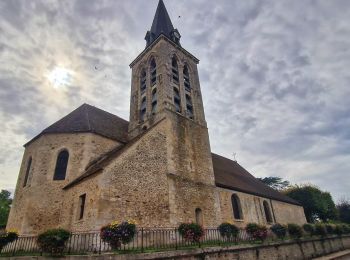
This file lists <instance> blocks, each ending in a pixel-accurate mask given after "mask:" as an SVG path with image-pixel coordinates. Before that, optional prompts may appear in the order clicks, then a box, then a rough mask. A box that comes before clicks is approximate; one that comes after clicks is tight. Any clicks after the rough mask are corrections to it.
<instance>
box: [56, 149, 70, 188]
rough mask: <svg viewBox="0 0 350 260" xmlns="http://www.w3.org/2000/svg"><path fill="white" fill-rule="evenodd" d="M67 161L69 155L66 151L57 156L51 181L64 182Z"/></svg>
mask: <svg viewBox="0 0 350 260" xmlns="http://www.w3.org/2000/svg"><path fill="white" fill-rule="evenodd" d="M68 159H69V153H68V151H67V150H63V151H61V152H60V153H59V154H58V156H57V161H56V168H55V174H54V176H53V179H54V180H55V181H58V180H64V179H65V178H66V172H67V166H68Z"/></svg>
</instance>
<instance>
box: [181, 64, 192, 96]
mask: <svg viewBox="0 0 350 260" xmlns="http://www.w3.org/2000/svg"><path fill="white" fill-rule="evenodd" d="M183 74H184V85H185V90H186V91H191V83H190V74H189V73H188V67H187V65H185V66H184V70H183Z"/></svg>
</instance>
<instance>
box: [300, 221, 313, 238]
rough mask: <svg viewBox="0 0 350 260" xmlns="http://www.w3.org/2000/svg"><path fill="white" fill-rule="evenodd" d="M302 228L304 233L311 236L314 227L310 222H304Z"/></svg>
mask: <svg viewBox="0 0 350 260" xmlns="http://www.w3.org/2000/svg"><path fill="white" fill-rule="evenodd" d="M303 229H304V231H305V232H306V233H308V234H309V235H310V236H313V235H314V234H315V227H314V225H312V224H309V223H307V224H304V225H303Z"/></svg>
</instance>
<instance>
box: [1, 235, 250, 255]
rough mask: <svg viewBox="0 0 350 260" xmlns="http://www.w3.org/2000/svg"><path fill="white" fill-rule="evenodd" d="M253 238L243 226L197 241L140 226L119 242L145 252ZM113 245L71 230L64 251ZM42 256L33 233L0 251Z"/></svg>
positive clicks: (126, 248) (98, 251)
mask: <svg viewBox="0 0 350 260" xmlns="http://www.w3.org/2000/svg"><path fill="white" fill-rule="evenodd" d="M252 240H253V239H252V238H251V237H250V236H249V235H248V234H247V232H246V231H245V230H244V229H241V230H240V231H239V234H238V236H237V237H236V238H225V237H222V236H221V235H220V232H219V230H218V229H215V228H212V229H205V233H204V236H203V237H202V238H201V240H200V242H199V243H194V242H189V241H186V240H185V239H184V238H183V237H182V236H181V235H180V234H179V232H178V230H177V228H162V229H149V228H139V229H138V230H137V232H136V234H135V237H134V239H133V240H132V241H131V242H130V243H128V244H126V245H121V248H120V249H119V250H120V251H133V252H144V251H146V250H167V249H175V250H177V249H181V248H188V247H201V246H204V245H224V244H235V243H239V242H248V241H252ZM110 251H112V248H111V247H110V246H109V244H108V243H106V242H104V241H102V239H101V237H100V232H98V231H96V232H87V233H72V234H71V235H70V237H69V239H68V241H67V242H66V246H65V249H64V253H65V254H101V253H102V252H110ZM21 254H23V255H28V254H32V255H36V254H37V255H42V251H41V250H40V248H39V246H38V244H37V237H36V236H20V237H19V238H18V239H17V240H15V241H14V242H12V243H10V244H8V245H6V246H5V247H4V248H3V249H2V250H1V255H21Z"/></svg>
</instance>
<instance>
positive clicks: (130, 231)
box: [100, 220, 136, 249]
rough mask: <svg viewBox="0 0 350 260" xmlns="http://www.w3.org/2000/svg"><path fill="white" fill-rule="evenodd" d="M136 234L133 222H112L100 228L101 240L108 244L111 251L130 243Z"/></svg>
mask: <svg viewBox="0 0 350 260" xmlns="http://www.w3.org/2000/svg"><path fill="white" fill-rule="evenodd" d="M135 234H136V224H135V222H134V221H130V220H129V221H123V222H121V223H119V222H117V221H114V222H112V223H110V224H108V225H106V226H104V227H102V228H101V232H100V235H101V239H102V241H104V242H106V243H108V244H109V245H110V246H111V247H112V249H118V248H119V247H120V245H121V244H122V243H123V244H128V243H130V242H131V241H132V240H133V239H134V236H135Z"/></svg>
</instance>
